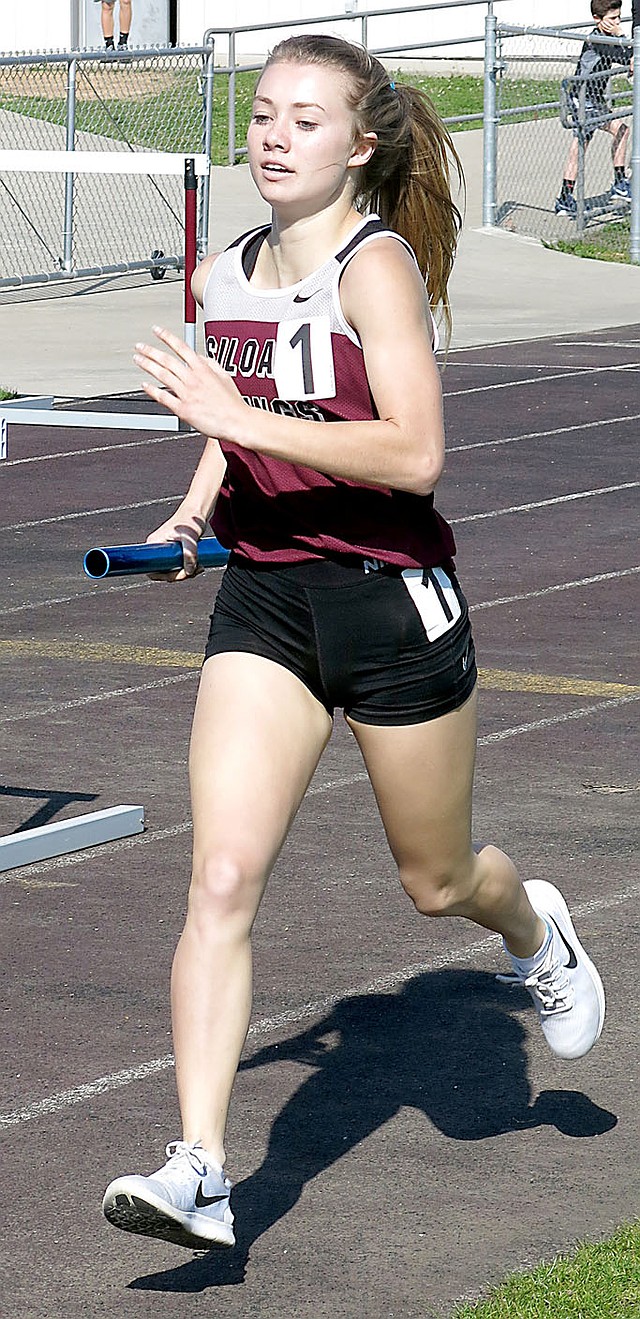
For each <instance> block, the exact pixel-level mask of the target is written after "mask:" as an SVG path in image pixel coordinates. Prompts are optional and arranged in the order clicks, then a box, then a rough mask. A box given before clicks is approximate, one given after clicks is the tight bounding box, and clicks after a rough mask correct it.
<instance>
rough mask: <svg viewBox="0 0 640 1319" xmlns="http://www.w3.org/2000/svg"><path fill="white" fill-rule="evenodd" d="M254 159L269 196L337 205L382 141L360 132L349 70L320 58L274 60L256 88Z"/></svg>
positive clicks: (288, 205) (286, 204)
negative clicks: (345, 71) (361, 135)
mask: <svg viewBox="0 0 640 1319" xmlns="http://www.w3.org/2000/svg"><path fill="white" fill-rule="evenodd" d="M247 144H248V149H249V165H250V168H251V173H252V175H253V178H254V180H255V183H256V184H257V187H258V190H259V192H260V193H261V195H262V197H264V200H265V201H266V202H268V203H269V204H270V205H271V206H273V207H274V209H276V210H282V209H284V210H285V211H291V209H292V208H293V209H295V210H296V211H300V212H301V213H304V212H308V211H314V210H318V209H322V208H323V206H326V205H329V204H330V203H331V201H332V200H335V199H336V198H337V197H339V196H340V195H341V194H342V193H344V192H345V191H349V190H351V188H352V181H353V182H355V179H356V173H355V169H356V167H357V166H358V165H360V164H363V163H364V160H365V159H367V157H368V156H369V155H370V154H371V151H372V150H373V146H374V145H375V135H372V137H371V140H370V141H366V140H360V139H359V140H356V135H355V117H354V114H353V111H352V109H351V108H350V106H349V104H348V102H347V99H346V86H345V81H344V77H343V75H342V74H341V73H340V72H339V71H338V70H334V69H329V68H324V67H322V66H321V65H316V64H271V65H269V66H268V67H267V68H266V69H265V70H264V73H263V74H262V76H261V78H260V81H259V83H258V86H257V88H256V96H255V100H254V106H253V116H252V119H251V123H250V125H249V132H248V135H247Z"/></svg>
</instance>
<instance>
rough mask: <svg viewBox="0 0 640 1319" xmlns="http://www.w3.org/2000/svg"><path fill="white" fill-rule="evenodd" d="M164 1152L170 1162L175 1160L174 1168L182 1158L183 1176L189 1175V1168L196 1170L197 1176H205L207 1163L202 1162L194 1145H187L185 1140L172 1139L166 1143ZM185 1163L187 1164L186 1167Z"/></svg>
mask: <svg viewBox="0 0 640 1319" xmlns="http://www.w3.org/2000/svg"><path fill="white" fill-rule="evenodd" d="M165 1154H166V1155H167V1158H168V1159H170V1161H171V1162H172V1163H174V1161H175V1167H176V1169H177V1168H178V1165H179V1163H180V1161H181V1160H184V1164H183V1173H184V1176H185V1177H187V1176H189V1170H192V1171H194V1172H197V1174H198V1176H199V1177H206V1175H207V1171H208V1168H207V1165H206V1163H204V1162H203V1160H202V1158H201V1157H200V1154H199V1152H198V1149H197V1148H196V1146H195V1145H189V1144H188V1142H187V1141H186V1140H172V1141H170V1142H169V1144H168V1145H167V1148H166V1150H165ZM186 1165H188V1168H187V1166H186Z"/></svg>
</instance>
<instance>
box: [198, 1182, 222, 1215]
mask: <svg viewBox="0 0 640 1319" xmlns="http://www.w3.org/2000/svg"><path fill="white" fill-rule="evenodd" d="M226 1199H227V1197H226V1195H205V1194H204V1191H203V1190H202V1182H200V1184H199V1186H198V1189H197V1191H196V1209H207V1208H208V1207H209V1205H217V1204H220V1202H221V1201H222V1200H226Z"/></svg>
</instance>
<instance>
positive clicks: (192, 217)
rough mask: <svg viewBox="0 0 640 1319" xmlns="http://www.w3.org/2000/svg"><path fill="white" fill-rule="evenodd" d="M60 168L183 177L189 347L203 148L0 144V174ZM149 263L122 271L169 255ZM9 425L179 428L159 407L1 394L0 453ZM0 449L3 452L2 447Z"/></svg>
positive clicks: (168, 261)
mask: <svg viewBox="0 0 640 1319" xmlns="http://www.w3.org/2000/svg"><path fill="white" fill-rule="evenodd" d="M12 171H18V172H23V173H24V172H32V173H43V174H45V173H62V174H65V175H66V177H67V179H68V180H71V184H72V182H73V178H74V176H75V175H76V174H110V175H133V176H144V175H149V176H151V177H152V176H153V175H182V177H183V180H184V232H185V249H184V323H183V333H184V338H185V341H186V343H188V344H189V347H190V348H195V344H196V303H195V299H194V297H193V294H192V292H191V276H192V275H193V272H194V270H195V268H196V264H197V198H198V180H199V179H204V178H208V176H209V173H210V163H209V157H208V156H207V155H205V154H203V153H189V154H186V153H180V152H173V151H149V152H145V151H130V152H125V151H14V150H0V175H1V174H2V173H3V172H12ZM151 259H152V261H154V262H155V263H156V264H154V265H153V266H150V265H149V263H147V262H129V263H128V264H126V265H123V267H122V272H118V270H117V269H112V270H111V271H110V273H112V274H117V273H132V272H133V271H134V270H147V269H148V270H150V273H151V275H152V276H153V275H154V271H155V272H157V273H156V277H158V276H159V275H160V274H161V273H162V274H163V273H164V270H165V269H167V268H169V267H170V266H172V265H175V259H174V258H163V257H162V256H160V255H159V254H158V255H156V254H155V253H154V254H153V256H152V258H151ZM102 273H103V272H102V271H101V270H100V269H99V268H97V267H96V268H95V269H93V270H87V271H83V275H95V276H98V275H100V274H102ZM51 278H52V279H53V278H55V279H56V280H61V281H64V280H65V279H66V280H68V279H69V274H68V272H66V271H64V270H60V271H55V272H53V274H52V275H51ZM11 426H66V427H83V428H91V429H93V428H96V429H117V430H153V431H162V432H167V431H169V432H171V431H179V430H183V429H185V428H184V427H183V426H182V424H181V423H180V421H179V420H178V418H177V417H174V416H172V415H171V414H170V413H166V414H165V412H164V411H160V412H149V411H126V410H125V411H115V412H113V411H112V412H105V411H94V410H91V409H82V408H75V407H73V406H72V405H69V404H65V405H64V406H62V407H59V408H56V406H55V399H54V398H53V397H52V398H44V397H43V398H28V399H20V398H17V399H7V400H4V401H2V402H0V453H1V455H2V457H5V458H6V457H7V448H8V432H9V427H11ZM2 450H3V452H2Z"/></svg>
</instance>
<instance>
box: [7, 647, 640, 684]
mask: <svg viewBox="0 0 640 1319" xmlns="http://www.w3.org/2000/svg"><path fill="white" fill-rule="evenodd" d="M19 656H31V657H33V658H37V657H40V656H43V657H45V658H46V659H51V660H56V659H59V660H71V661H74V662H75V663H97V664H105V663H106V664H137V665H142V666H146V667H148V668H157V669H199V668H200V666H201V664H202V654H201V652H199V651H197V652H194V651H190V650H162V649H161V648H160V647H158V646H118V645H111V644H109V643H108V642H99V641H97V642H87V641H55V640H52V641H35V640H34V641H30V640H27V639H16V640H13V641H0V659H2V658H5V659H15V658H17V657H19ZM479 672H480V684H481V686H482V687H484V688H486V689H488V690H491V691H500V692H531V693H532V694H533V693H537V694H538V695H544V696H633V695H635V693H636V692H640V686H637V685H632V684H630V683H625V682H600V681H592V680H590V679H588V678H567V677H564V676H562V675H561V674H548V673H520V672H519V671H518V670H517V669H480V671H479Z"/></svg>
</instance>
